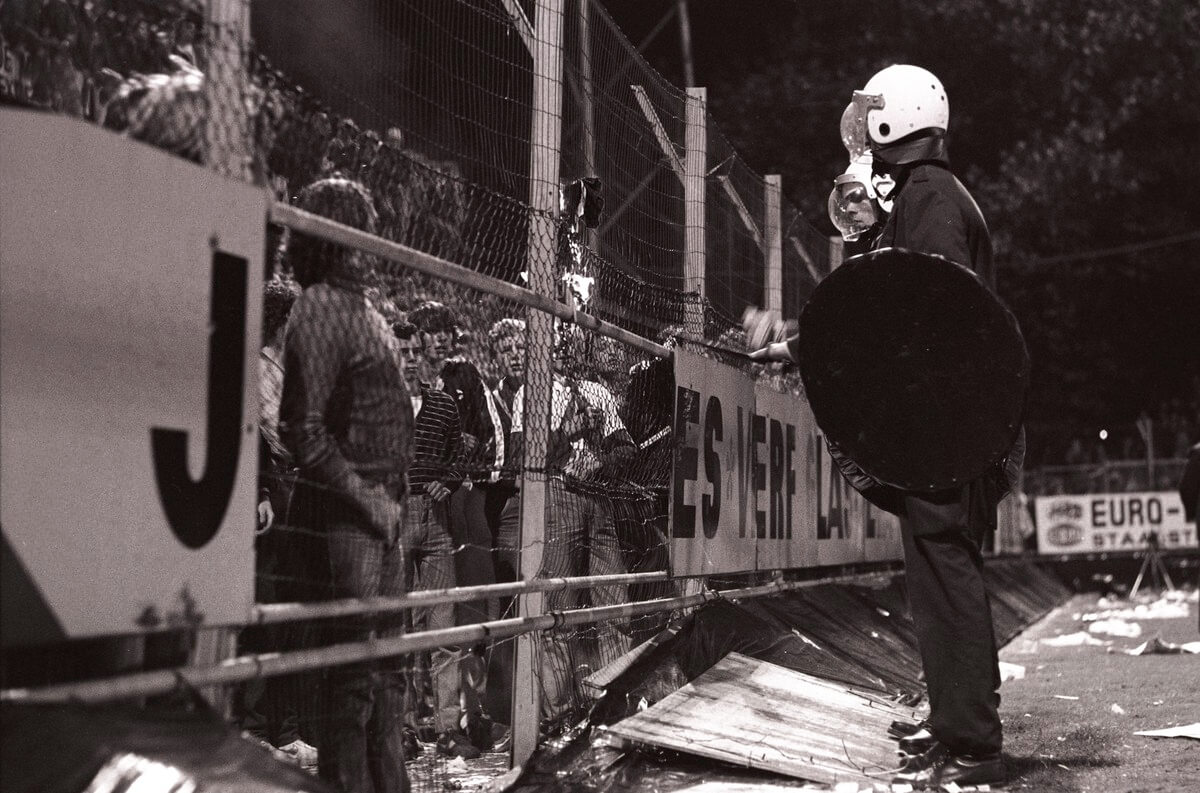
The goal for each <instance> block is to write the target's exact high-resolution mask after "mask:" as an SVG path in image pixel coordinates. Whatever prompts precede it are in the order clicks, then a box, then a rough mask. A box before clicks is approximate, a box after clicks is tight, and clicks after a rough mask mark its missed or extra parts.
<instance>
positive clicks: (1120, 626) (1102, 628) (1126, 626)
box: [1088, 619, 1142, 639]
mask: <svg viewBox="0 0 1200 793" xmlns="http://www.w3.org/2000/svg"><path fill="white" fill-rule="evenodd" d="M1088 632H1089V633H1104V634H1107V635H1109V636H1121V637H1123V638H1126V639H1136V638H1137V637H1139V636H1141V635H1142V626H1141V625H1139V624H1137V623H1136V622H1127V621H1125V620H1119V619H1107V620H1096V621H1095V622H1093V623H1091V624H1090V625H1088Z"/></svg>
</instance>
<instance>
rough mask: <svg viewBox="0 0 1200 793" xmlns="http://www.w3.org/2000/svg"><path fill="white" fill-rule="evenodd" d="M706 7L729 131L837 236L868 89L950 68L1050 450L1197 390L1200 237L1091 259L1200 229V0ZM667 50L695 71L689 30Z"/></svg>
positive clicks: (665, 57)
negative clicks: (836, 212)
mask: <svg viewBox="0 0 1200 793" xmlns="http://www.w3.org/2000/svg"><path fill="white" fill-rule="evenodd" d="M690 6H691V18H692V22H693V26H694V29H695V52H696V59H697V73H698V79H699V81H700V82H701V83H702V84H707V85H708V86H709V101H710V105H711V110H712V112H713V114H714V115H715V116H716V117H717V120H718V122H719V123H720V125H721V127H722V129H723V130H724V131H725V133H726V135H727V136H728V137H729V139H730V140H731V142H732V143H733V144H734V146H735V147H736V148H738V149H739V151H741V152H742V153H743V155H744V156H745V158H746V159H747V161H748V162H749V163H750V164H751V165H752V166H753V167H755V168H756V169H757V170H758V171H759V172H764V173H765V172H778V173H782V174H783V175H784V189H785V191H786V192H787V193H788V195H789V197H790V198H791V199H792V200H793V201H794V202H795V203H796V204H797V205H798V206H799V207H801V209H802V210H803V211H804V213H805V215H806V216H807V217H808V218H809V219H810V220H812V221H813V222H814V223H815V224H817V225H818V226H819V227H820V228H822V229H823V230H826V231H827V232H829V233H832V232H833V229H832V226H830V225H829V224H828V221H827V219H826V218H825V209H824V202H825V197H826V195H827V193H828V189H829V187H830V186H831V183H832V177H833V176H834V175H836V174H838V173H840V172H841V170H842V169H843V168H844V167H845V163H846V154H845V151H844V149H842V147H841V144H840V141H839V139H838V120H839V119H840V116H841V112H842V109H843V108H844V107H845V105H846V103H847V102H848V101H849V98H850V93H851V91H852V90H853V89H855V88H859V87H861V86H862V85H863V84H864V83H865V81H866V80H867V78H868V77H869V76H870V75H871V74H873V73H874V72H875V71H876V70H877V69H879V68H882V67H883V66H886V65H888V64H891V63H915V64H919V65H922V66H925V67H926V68H928V69H930V70H931V71H933V72H934V73H935V74H937V75H938V76H939V77H940V78H941V79H942V81H943V83H944V84H945V85H946V89H947V92H948V94H949V97H950V107H951V123H950V152H951V162H952V164H953V165H954V167H955V170H956V171H957V172H958V173H959V175H960V176H961V178H962V179H963V181H964V182H965V183H966V184H967V186H968V187H969V188H970V189H971V191H972V192H973V193H974V195H975V197H976V199H977V200H978V201H979V203H980V206H981V208H982V209H983V212H984V215H985V216H986V217H987V218H988V222H989V225H990V226H991V229H992V233H993V238H994V244H995V247H996V252H997V256H998V261H999V263H1000V273H1001V276H1000V290H1001V294H1002V296H1003V297H1004V299H1005V300H1006V301H1007V302H1008V303H1009V304H1010V306H1011V307H1012V308H1013V310H1014V312H1015V313H1016V314H1017V316H1018V319H1019V320H1020V321H1021V324H1022V327H1023V329H1024V331H1025V334H1026V337H1027V340H1028V343H1029V346H1030V349H1031V353H1032V354H1033V358H1034V389H1033V394H1032V397H1031V403H1030V409H1029V419H1030V423H1031V426H1033V427H1034V428H1035V429H1036V430H1041V437H1042V439H1043V441H1044V442H1043V445H1045V442H1048V441H1049V440H1050V437H1049V435H1050V431H1051V429H1056V430H1063V429H1066V430H1069V431H1073V430H1076V429H1077V428H1084V427H1086V428H1089V429H1090V428H1094V427H1098V426H1106V425H1107V426H1113V424H1114V423H1116V424H1120V423H1122V422H1132V420H1133V419H1134V418H1135V417H1136V416H1137V414H1138V413H1139V412H1141V411H1143V410H1146V411H1149V412H1153V411H1154V408H1155V406H1156V404H1157V403H1158V402H1159V401H1161V400H1163V399H1165V398H1167V397H1170V396H1177V395H1182V396H1185V398H1195V396H1196V395H1194V394H1189V393H1188V391H1189V389H1194V388H1195V383H1196V382H1197V378H1198V377H1200V241H1197V240H1196V239H1195V238H1194V237H1193V238H1192V239H1191V241H1188V242H1182V243H1179V244H1173V245H1166V246H1162V247H1157V248H1153V249H1150V250H1145V251H1142V252H1133V253H1124V254H1118V255H1107V256H1092V255H1091V254H1090V252H1095V251H1102V250H1106V249H1110V248H1113V247H1120V246H1126V245H1128V244H1130V243H1137V242H1141V241H1152V240H1158V239H1162V238H1166V237H1172V236H1178V235H1180V234H1182V233H1186V232H1194V231H1198V230H1200V158H1197V157H1196V156H1195V149H1196V148H1197V144H1198V143H1200V4H1196V3H1194V2H1187V0H858V2H855V3H838V2H832V0H803V2H795V3H790V2H781V1H780V0H775V1H774V2H766V0H763V2H761V3H760V2H755V3H733V4H730V3H725V2H719V1H718V0H691V3H690ZM619 18H620V17H619V16H618V19H619ZM730 31H735V32H734V33H733V34H731V33H730ZM747 41H749V42H751V44H749V45H748V44H746V42H747ZM651 53H652V59H653V60H655V62H656V63H657V64H658V65H659V66H660V68H662V69H663V70H664V72H665V73H667V74H668V75H673V74H678V69H677V68H675V69H674V70H672V68H671V65H670V64H671V63H672V61H674V62H676V63H677V59H678V50H677V49H674V48H673V47H672V46H671V45H670V42H662V43H661V44H660V46H659V48H658V50H657V51H655V50H651ZM656 53H657V54H656ZM1033 442H1034V446H1035V451H1037V447H1038V440H1037V438H1034V441H1033ZM1051 445H1053V444H1051Z"/></svg>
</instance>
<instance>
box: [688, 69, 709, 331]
mask: <svg viewBox="0 0 1200 793" xmlns="http://www.w3.org/2000/svg"><path fill="white" fill-rule="evenodd" d="M707 101H708V90H707V89H705V88H688V89H687V99H686V102H687V107H686V111H685V114H684V120H685V123H686V130H687V131H686V133H685V136H684V148H685V149H686V153H685V156H684V166H683V171H684V180H683V223H684V235H685V239H684V251H685V258H684V264H683V289H684V291H685V292H696V293H697V294H699V295H700V297H701V298H702V299H701V302H700V310H699V311H693V312H691V314H689V315H686V316H685V317H684V330H685V331H686V332H687V333H688V334H689V335H691V336H694V337H696V338H704V310H703V305H704V302H703V298H704V257H705V248H704V202H705V200H706V198H705V184H706V181H705V180H706V176H707V174H706V173H705V171H706V170H707V166H708V115H707V112H706V104H707Z"/></svg>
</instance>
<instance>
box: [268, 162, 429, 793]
mask: <svg viewBox="0 0 1200 793" xmlns="http://www.w3.org/2000/svg"><path fill="white" fill-rule="evenodd" d="M299 207H300V208H301V209H303V210H305V211H307V212H311V213H313V214H316V215H321V216H324V217H327V218H329V219H331V220H334V221H337V222H339V223H343V224H345V225H348V226H352V227H354V228H357V229H361V230H363V231H367V232H373V231H374V230H375V228H376V224H377V222H378V221H377V216H376V213H375V207H374V203H373V201H372V200H371V196H370V194H369V193H368V192H367V190H366V189H365V188H364V187H363V186H362V185H361V184H359V183H357V182H354V181H351V180H349V179H345V178H342V177H337V176H335V177H329V178H325V179H320V180H318V181H316V182H314V183H312V184H310V185H309V186H308V187H306V188H304V190H303V191H302V192H301V193H300V197H299ZM286 258H287V263H288V264H290V266H291V269H292V272H293V274H294V276H295V279H296V281H297V283H299V284H300V285H301V286H302V287H303V288H304V292H303V293H302V294H301V295H300V297H299V298H298V299H297V300H296V304H295V306H294V307H293V308H292V317H291V320H290V322H289V324H288V329H287V338H286V342H285V345H284V380H283V398H282V403H281V407H280V425H281V427H282V428H283V435H284V437H285V438H286V439H287V442H288V447H289V449H290V451H291V452H292V455H293V456H294V458H295V460H296V464H297V465H298V467H299V469H300V479H299V482H298V483H297V486H296V492H295V496H294V497H293V499H292V504H293V507H292V510H291V512H292V514H294V515H296V516H297V521H298V522H300V523H301V524H302V525H303V526H304V527H305V528H307V529H309V530H311V531H313V532H317V533H320V534H323V535H324V537H325V540H326V544H327V548H328V553H329V572H330V576H331V580H332V585H333V596H334V597H335V598H372V597H380V596H384V597H386V596H394V595H400V594H403V593H404V581H405V557H406V552H407V544H408V539H407V537H406V534H405V532H406V528H407V527H406V525H405V520H404V504H405V498H406V496H407V493H408V485H407V479H406V478H407V473H408V468H409V461H410V459H411V456H412V438H413V414H412V404H411V401H410V399H409V392H408V388H407V386H406V385H405V383H404V379H403V377H402V376H401V369H400V362H399V355H398V350H397V345H396V338H395V336H393V335H392V331H391V327H390V326H389V325H388V323H387V321H386V320H385V319H384V318H383V316H382V315H381V314H380V313H379V312H378V311H377V310H376V309H375V307H374V306H373V305H372V304H371V302H370V301H369V300H368V299H367V294H366V285H367V281H368V276H369V275H370V273H371V262H370V260H369V259H368V258H366V257H365V256H363V255H362V254H361V253H359V252H357V251H352V250H348V249H346V248H342V247H340V246H338V245H335V244H333V243H329V242H325V241H321V240H317V239H314V238H312V237H309V236H307V235H304V234H299V233H294V234H293V235H292V238H291V239H290V240H289V242H288V244H287V248H286ZM403 620H404V617H403V615H402V614H392V615H388V616H387V617H383V618H374V619H369V620H362V621H357V620H354V621H344V622H342V623H341V625H340V626H339V630H340V631H341V632H342V633H341V634H340V635H339V636H338V639H340V640H342V641H363V640H367V639H370V638H372V637H374V636H378V637H394V636H398V635H400V634H402V633H403V624H404V623H403ZM330 684H331V688H332V691H331V692H330V694H331V696H330V711H329V718H328V725H327V726H328V730H327V735H326V736H325V739H324V740H323V741H322V743H321V746H320V770H321V776H322V777H323V778H325V779H327V780H329V781H331V782H333V783H335V784H337V785H339V786H340V788H341V789H342V790H344V791H347V793H400V791H407V790H408V778H407V775H406V772H405V770H404V692H405V680H404V673H403V671H402V670H401V669H399V668H398V667H397V665H396V664H395V663H394V662H393V663H392V664H389V665H377V664H355V665H352V666H346V667H336V668H334V669H333V670H331V671H330Z"/></svg>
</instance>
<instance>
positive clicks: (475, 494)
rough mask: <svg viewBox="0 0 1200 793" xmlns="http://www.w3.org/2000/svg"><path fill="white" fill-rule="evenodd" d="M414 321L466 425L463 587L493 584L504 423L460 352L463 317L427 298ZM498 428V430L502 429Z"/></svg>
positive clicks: (453, 521) (458, 540) (483, 611)
mask: <svg viewBox="0 0 1200 793" xmlns="http://www.w3.org/2000/svg"><path fill="white" fill-rule="evenodd" d="M408 318H409V321H410V322H412V323H413V324H414V325H416V326H417V328H418V329H419V330H420V331H421V334H422V337H423V339H424V343H425V358H426V365H427V367H428V371H429V372H430V374H431V376H434V377H436V378H437V379H436V382H435V385H436V387H438V388H440V389H442V390H443V391H445V392H446V393H447V394H449V395H450V396H451V398H453V399H454V402H455V404H456V405H457V406H458V415H459V418H460V419H461V420H462V430H463V458H462V463H461V465H462V466H463V474H464V477H465V478H464V481H463V486H462V487H461V488H460V489H459V490H458V491H456V492H455V494H454V495H453V496H452V497H451V502H450V515H451V517H450V530H451V533H452V536H453V538H454V542H455V544H456V545H458V546H461V547H462V548H461V551H460V553H459V556H458V558H459V564H458V573H459V583H460V584H461V585H462V586H472V585H475V584H491V583H494V582H495V580H496V576H495V570H494V569H493V567H492V564H491V547H492V537H491V532H490V531H489V529H488V524H487V517H486V514H485V502H486V494H485V490H484V487H482V486H486V485H488V484H490V483H492V482H494V481H497V480H498V479H499V470H500V468H501V466H502V465H503V463H504V435H503V431H502V428H503V424H502V422H501V420H500V414H499V411H498V410H497V409H496V404H495V401H494V400H493V398H492V394H491V390H490V389H489V388H488V387H487V384H486V383H485V382H484V379H483V376H482V375H481V374H480V373H479V369H478V368H477V367H476V366H475V364H474V363H472V362H471V361H468V360H467V359H466V358H464V357H462V356H461V355H456V354H455V339H456V338H457V336H458V333H459V330H460V323H459V321H458V317H457V316H455V314H454V312H453V311H452V310H451V309H450V308H449V307H448V306H446V305H445V304H444V303H439V302H436V301H432V300H430V301H426V302H424V303H422V304H421V305H419V306H417V307H416V308H415V309H413V311H412V312H410V314H409V317H408ZM498 430H499V431H498ZM492 615H493V614H492V611H491V609H490V608H489V607H487V606H484V607H480V606H478V605H472V606H469V607H467V608H465V609H460V612H459V616H460V619H470V620H471V621H478V620H482V619H488V618H489V617H490V616H492Z"/></svg>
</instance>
